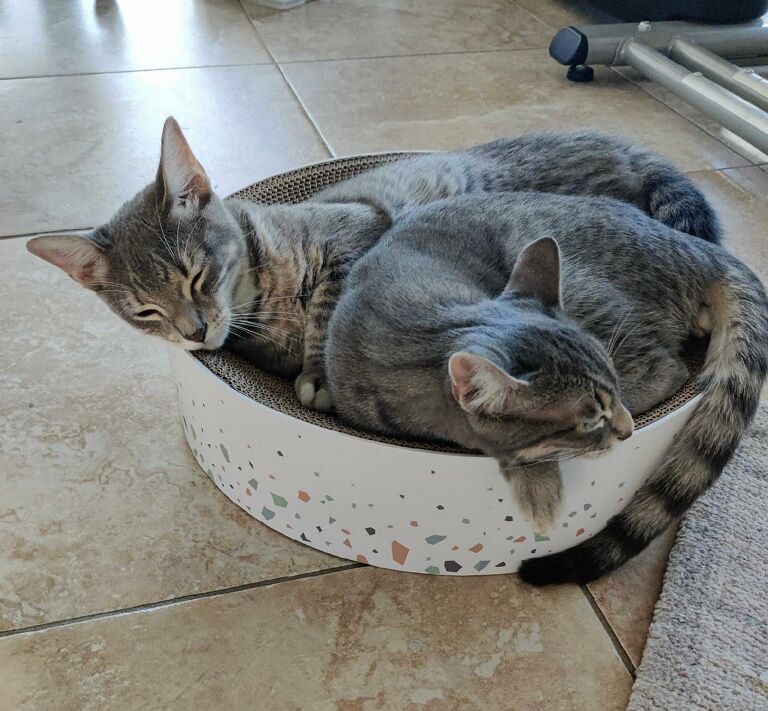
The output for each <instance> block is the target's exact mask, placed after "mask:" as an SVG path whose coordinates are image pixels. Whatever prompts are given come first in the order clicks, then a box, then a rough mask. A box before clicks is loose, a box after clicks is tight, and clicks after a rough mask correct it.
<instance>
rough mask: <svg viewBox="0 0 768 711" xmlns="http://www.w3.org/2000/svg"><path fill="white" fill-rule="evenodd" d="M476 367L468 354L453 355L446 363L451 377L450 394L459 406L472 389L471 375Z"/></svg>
mask: <svg viewBox="0 0 768 711" xmlns="http://www.w3.org/2000/svg"><path fill="white" fill-rule="evenodd" d="M475 368H476V365H475V364H474V363H473V360H472V356H471V355H469V354H468V353H454V354H453V355H452V356H451V358H450V360H449V361H448V374H449V375H450V376H451V393H452V394H453V397H454V398H455V399H456V401H457V402H458V403H459V404H462V403H463V402H464V401H466V400H467V399H468V398H467V396H468V395H469V392H470V391H471V389H472V375H473V373H474V372H475Z"/></svg>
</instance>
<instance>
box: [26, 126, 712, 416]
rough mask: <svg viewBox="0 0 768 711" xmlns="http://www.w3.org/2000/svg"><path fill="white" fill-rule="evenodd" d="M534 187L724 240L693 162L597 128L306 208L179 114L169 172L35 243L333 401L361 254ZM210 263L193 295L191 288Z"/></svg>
mask: <svg viewBox="0 0 768 711" xmlns="http://www.w3.org/2000/svg"><path fill="white" fill-rule="evenodd" d="M524 190H537V191H542V192H552V193H560V194H571V195H596V196H607V197H613V198H616V199H618V200H622V201H624V202H627V203H629V204H632V205H634V206H635V207H638V208H640V209H641V210H643V211H644V212H646V213H647V214H649V215H650V216H652V217H654V218H655V219H657V220H659V221H660V222H662V223H663V224H665V225H667V226H669V227H673V228H675V229H678V230H681V231H684V232H688V233H689V234H691V235H694V236H696V237H700V238H702V239H704V240H707V241H711V242H717V241H718V240H719V235H720V226H719V223H718V220H717V217H716V215H715V214H714V212H713V210H712V209H711V207H710V206H709V205H708V203H707V201H706V199H705V198H704V196H703V195H702V194H701V192H700V191H699V190H698V188H696V186H695V185H694V184H693V183H692V182H691V181H690V180H689V179H688V178H687V177H686V176H685V175H683V174H682V173H681V172H680V171H679V170H677V169H676V168H675V167H673V166H672V165H670V164H669V163H668V162H667V161H665V160H664V159H663V158H661V157H660V156H658V155H656V154H654V153H653V152H651V151H649V150H647V149H646V148H643V147H641V146H635V145H632V144H631V143H629V142H627V141H626V140H624V139H622V138H618V137H616V136H610V135H606V134H602V133H598V132H595V131H576V132H574V133H564V134H555V133H531V134H526V135H523V136H519V137H516V138H503V139H500V140H497V141H493V142H491V143H486V144H483V145H480V146H475V147H472V148H468V149H461V150H455V151H447V152H442V153H435V154H425V155H420V156H416V157H413V158H410V159H406V160H403V161H399V162H396V163H390V164H387V165H385V166H382V167H381V168H378V169H375V170H372V171H369V172H366V173H364V174H362V175H359V176H357V177H355V178H352V179H350V180H348V181H345V182H343V183H340V184H337V185H334V186H332V187H330V188H328V189H326V190H324V191H322V192H320V193H318V194H317V195H315V196H314V197H313V198H311V200H310V201H308V202H305V203H303V204H300V205H277V206H264V205H254V204H252V203H247V202H244V201H240V200H221V199H220V198H218V197H217V196H216V195H215V193H213V192H212V190H211V186H210V181H209V180H208V177H207V175H206V174H205V171H204V170H203V167H202V165H201V164H200V163H199V162H198V160H197V158H196V157H195V156H194V155H193V153H192V150H191V149H190V147H189V145H188V144H187V141H186V139H185V138H184V136H183V134H182V132H181V129H180V128H179V125H178V124H177V123H176V121H175V120H173V119H172V118H169V119H168V120H167V121H166V124H165V127H164V130H163V142H162V154H161V162H160V166H159V169H158V173H157V179H156V181H155V183H153V184H151V185H149V186H147V187H146V188H145V189H144V190H142V191H141V192H140V193H138V194H137V195H136V196H135V197H134V198H133V199H132V200H130V201H128V202H127V203H126V204H125V205H124V206H123V207H122V208H121V209H120V210H119V211H118V212H117V214H116V215H115V216H114V217H113V218H112V219H111V220H110V221H109V222H108V223H107V224H105V225H103V226H101V227H99V228H98V229H96V230H94V231H93V232H91V233H90V234H87V235H77V236H62V235H57V236H49V237H42V238H36V239H33V240H31V241H30V242H29V243H28V245H29V249H30V251H32V252H34V253H35V254H36V255H38V256H40V257H41V258H43V259H46V260H47V261H49V262H52V263H53V264H55V265H56V266H58V267H60V268H62V269H64V270H65V271H67V273H69V274H70V275H71V276H72V277H73V278H74V279H75V280H76V281H78V282H79V283H81V284H82V285H83V286H85V287H86V288H89V289H93V290H94V291H96V292H97V293H98V294H99V296H100V297H101V298H102V299H103V300H104V301H105V303H106V304H107V305H108V306H109V308H111V309H112V310H113V311H114V312H115V313H117V314H118V315H119V316H120V317H121V318H123V319H124V320H125V321H126V322H127V323H129V324H130V325H132V326H133V327H135V328H138V329H140V330H142V331H143V332H145V333H147V334H150V335H153V336H157V337H159V338H163V339H164V340H166V341H169V342H171V343H175V344H177V345H179V346H181V347H183V348H187V349H190V350H191V349H198V348H205V349H213V348H218V347H220V346H221V345H222V344H224V346H225V347H226V348H229V349H231V350H234V351H236V352H238V353H240V354H241V355H243V356H244V357H246V358H247V359H249V360H251V361H252V362H254V363H256V364H257V365H260V366H261V367H264V368H266V369H268V370H271V371H273V372H275V373H279V374H282V375H286V376H290V377H297V379H296V381H295V382H296V392H297V395H298V397H299V399H300V400H301V402H302V403H303V404H305V405H306V406H308V407H312V408H315V409H319V410H327V409H330V407H331V404H332V403H331V401H330V399H329V396H328V393H327V390H326V388H325V384H324V381H325V377H324V370H325V365H324V355H323V353H324V348H325V341H326V337H327V329H328V322H329V319H330V317H331V314H332V312H333V309H334V307H335V306H336V303H337V301H338V297H339V293H340V288H341V283H342V281H343V279H344V277H345V275H346V274H347V273H348V271H349V269H350V268H351V267H352V266H353V265H354V263H355V261H356V259H357V258H358V257H359V256H361V255H362V254H364V253H365V251H366V250H367V249H368V248H369V247H370V246H371V245H373V244H375V243H376V241H377V240H378V239H379V238H380V237H381V235H382V234H383V233H384V232H385V231H386V230H387V228H388V227H389V226H390V224H391V223H392V221H393V220H395V219H398V218H399V217H401V216H402V215H403V214H404V213H406V212H407V211H408V210H410V209H413V208H415V207H418V206H420V205H424V204H427V203H430V202H434V201H436V200H440V199H442V198H446V197H450V196H456V195H463V194H468V193H492V192H495V193H498V192H506V191H524ZM202 272H205V279H204V280H201V281H202V287H203V288H202V289H201V291H200V294H199V298H194V295H193V293H192V290H191V289H190V288H188V287H189V285H190V284H191V280H192V279H195V278H196V277H197V275H198V274H200V273H202ZM150 312H151V316H149V317H147V318H144V317H143V316H141V314H148V313H150ZM201 333H202V334H204V338H203V339H202V340H201V339H200V338H199V335H200V334H201ZM195 334H198V337H197V338H195V339H191V338H189V337H190V336H193V335H195Z"/></svg>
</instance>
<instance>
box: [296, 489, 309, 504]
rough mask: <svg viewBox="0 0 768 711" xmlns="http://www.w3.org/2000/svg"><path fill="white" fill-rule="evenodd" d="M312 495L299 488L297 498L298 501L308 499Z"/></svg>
mask: <svg viewBox="0 0 768 711" xmlns="http://www.w3.org/2000/svg"><path fill="white" fill-rule="evenodd" d="M311 498H312V497H311V496H310V495H309V494H308V493H307V492H306V491H302V490H301V489H299V500H300V501H305V502H306V501H309V500H310V499H311Z"/></svg>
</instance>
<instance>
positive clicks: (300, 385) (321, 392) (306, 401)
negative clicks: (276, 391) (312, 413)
mask: <svg viewBox="0 0 768 711" xmlns="http://www.w3.org/2000/svg"><path fill="white" fill-rule="evenodd" d="M295 385H296V396H297V397H298V398H299V402H300V403H301V404H302V405H304V407H308V408H309V409H310V410H317V411H318V412H330V411H331V410H332V409H333V403H332V402H331V393H330V392H329V391H328V386H327V385H326V383H325V375H324V374H323V373H319V372H316V371H305V372H303V373H302V374H301V375H299V377H298V378H296V383H295Z"/></svg>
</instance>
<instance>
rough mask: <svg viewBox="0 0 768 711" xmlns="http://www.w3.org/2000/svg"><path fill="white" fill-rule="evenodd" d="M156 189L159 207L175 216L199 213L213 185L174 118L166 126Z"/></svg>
mask: <svg viewBox="0 0 768 711" xmlns="http://www.w3.org/2000/svg"><path fill="white" fill-rule="evenodd" d="M157 190H158V198H159V200H160V204H161V205H163V206H164V208H165V209H166V210H170V212H171V213H172V214H174V216H176V217H184V216H192V215H194V214H196V213H197V211H198V210H200V209H202V208H203V207H205V205H206V204H207V203H208V200H210V197H211V182H210V180H208V176H207V175H206V174H205V170H203V166H202V165H200V163H199V162H198V160H197V158H195V154H194V153H192V149H191V148H190V147H189V143H187V139H186V138H184V134H183V133H182V132H181V127H180V126H179V124H178V123H177V122H176V119H175V118H173V116H169V117H168V118H167V119H166V120H165V125H164V126H163V141H162V146H161V149H160V167H159V168H158V171H157Z"/></svg>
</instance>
